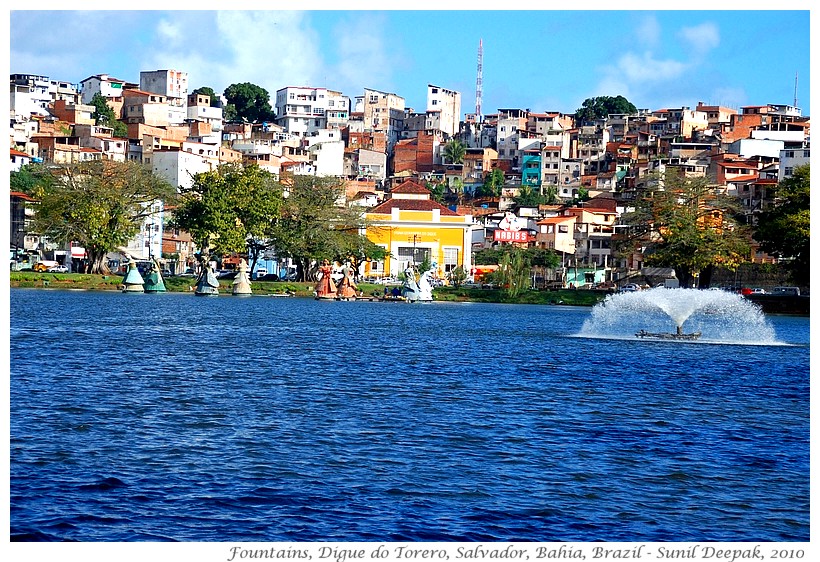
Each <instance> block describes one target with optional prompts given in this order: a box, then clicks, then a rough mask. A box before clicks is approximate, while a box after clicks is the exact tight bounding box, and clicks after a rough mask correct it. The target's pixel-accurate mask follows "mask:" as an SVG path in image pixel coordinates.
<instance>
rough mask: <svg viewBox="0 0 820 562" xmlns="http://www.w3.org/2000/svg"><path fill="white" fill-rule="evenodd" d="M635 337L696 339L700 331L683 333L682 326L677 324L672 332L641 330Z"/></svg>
mask: <svg viewBox="0 0 820 562" xmlns="http://www.w3.org/2000/svg"><path fill="white" fill-rule="evenodd" d="M635 337H638V338H645V339H654V340H690V341H691V340H696V339H698V338H699V337H700V332H692V333H691V334H685V333H683V327H681V326H678V329H677V330H676V331H675V332H674V333H672V332H647V331H646V330H641V331H640V332H638V333H636V334H635Z"/></svg>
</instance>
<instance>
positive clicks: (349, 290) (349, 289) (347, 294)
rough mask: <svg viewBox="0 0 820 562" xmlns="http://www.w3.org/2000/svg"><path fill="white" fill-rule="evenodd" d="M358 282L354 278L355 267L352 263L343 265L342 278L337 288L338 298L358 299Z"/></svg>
mask: <svg viewBox="0 0 820 562" xmlns="http://www.w3.org/2000/svg"><path fill="white" fill-rule="evenodd" d="M357 289H358V287H357V286H356V282H355V281H354V280H353V268H352V267H350V263H349V262H348V263H345V264H344V266H342V279H341V280H340V281H339V287H338V289H337V292H336V294H337V298H338V299H340V300H355V299H356V290H357Z"/></svg>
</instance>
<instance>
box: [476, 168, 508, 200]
mask: <svg viewBox="0 0 820 562" xmlns="http://www.w3.org/2000/svg"><path fill="white" fill-rule="evenodd" d="M502 187H504V170H502V169H500V168H493V170H492V171H491V172H490V173H488V174H487V175H485V176H484V183H482V184H481V185H480V186H478V188H476V191H475V195H476V196H477V197H498V196H500V195H501V188H502Z"/></svg>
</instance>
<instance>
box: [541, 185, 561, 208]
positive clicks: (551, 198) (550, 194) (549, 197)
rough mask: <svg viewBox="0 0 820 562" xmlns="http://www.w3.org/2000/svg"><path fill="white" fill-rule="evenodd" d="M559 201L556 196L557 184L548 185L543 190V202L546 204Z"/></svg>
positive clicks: (553, 203)
mask: <svg viewBox="0 0 820 562" xmlns="http://www.w3.org/2000/svg"><path fill="white" fill-rule="evenodd" d="M560 201H561V199H560V198H559V197H558V186H555V185H548V186H547V188H546V189H545V190H544V203H546V204H547V205H555V204H557V203H559V202H560Z"/></svg>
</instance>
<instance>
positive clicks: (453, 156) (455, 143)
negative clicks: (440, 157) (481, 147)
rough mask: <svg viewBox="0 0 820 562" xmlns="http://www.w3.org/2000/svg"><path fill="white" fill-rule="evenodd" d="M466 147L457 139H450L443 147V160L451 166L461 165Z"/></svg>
mask: <svg viewBox="0 0 820 562" xmlns="http://www.w3.org/2000/svg"><path fill="white" fill-rule="evenodd" d="M466 154H467V147H465V146H464V143H462V142H461V141H460V140H458V139H452V140H451V141H449V142H448V143H447V144H445V145H444V160H445V161H449V162H450V163H452V164H463V163H464V156H465V155H466Z"/></svg>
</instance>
